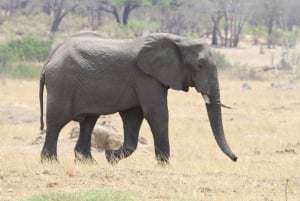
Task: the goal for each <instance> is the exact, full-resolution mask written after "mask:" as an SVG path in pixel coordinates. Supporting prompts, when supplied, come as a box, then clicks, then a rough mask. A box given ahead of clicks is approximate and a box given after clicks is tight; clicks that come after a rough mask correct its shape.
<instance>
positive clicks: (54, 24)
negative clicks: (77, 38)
mask: <svg viewBox="0 0 300 201" xmlns="http://www.w3.org/2000/svg"><path fill="white" fill-rule="evenodd" d="M61 20H62V18H60V17H58V18H55V19H54V20H53V22H52V25H51V29H50V31H51V33H54V32H57V31H58V28H59V25H60V23H61Z"/></svg>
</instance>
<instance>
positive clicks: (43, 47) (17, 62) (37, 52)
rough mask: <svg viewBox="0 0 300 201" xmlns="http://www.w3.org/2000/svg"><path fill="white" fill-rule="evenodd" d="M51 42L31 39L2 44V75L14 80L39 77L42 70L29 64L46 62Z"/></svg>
mask: <svg viewBox="0 0 300 201" xmlns="http://www.w3.org/2000/svg"><path fill="white" fill-rule="evenodd" d="M51 43H52V42H51V41H47V40H40V39H35V38H31V37H23V38H21V39H16V40H9V41H8V42H6V43H2V44H0V74H4V75H6V76H9V77H12V78H25V79H32V78H37V77H39V73H40V69H39V68H36V67H33V66H32V64H31V63H29V62H42V61H44V60H45V59H46V58H47V56H48V55H49V52H50V50H51Z"/></svg>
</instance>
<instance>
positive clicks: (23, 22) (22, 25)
mask: <svg viewBox="0 0 300 201" xmlns="http://www.w3.org/2000/svg"><path fill="white" fill-rule="evenodd" d="M51 20H52V17H51V16H48V15H46V14H42V13H40V14H35V15H18V16H13V17H10V18H7V19H6V20H5V21H4V23H3V24H2V25H1V26H0V35H3V36H5V37H7V38H6V39H13V38H15V37H16V36H22V37H24V36H31V37H38V38H47V37H48V34H47V31H48V30H49V27H50V24H51Z"/></svg>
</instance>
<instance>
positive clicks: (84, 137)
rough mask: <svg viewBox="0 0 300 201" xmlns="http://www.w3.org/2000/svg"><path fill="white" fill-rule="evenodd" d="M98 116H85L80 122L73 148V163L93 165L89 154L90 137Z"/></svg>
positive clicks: (93, 161)
mask: <svg viewBox="0 0 300 201" xmlns="http://www.w3.org/2000/svg"><path fill="white" fill-rule="evenodd" d="M98 118H99V115H93V116H86V117H85V118H84V120H82V121H81V122H80V134H79V138H78V141H77V143H76V146H75V150H74V151H75V162H77V161H79V162H89V163H95V162H96V161H95V160H94V159H93V157H92V154H91V135H92V131H93V129H94V126H95V124H96V122H97V119H98Z"/></svg>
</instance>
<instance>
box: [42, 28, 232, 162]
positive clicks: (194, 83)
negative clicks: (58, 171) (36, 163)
mask: <svg viewBox="0 0 300 201" xmlns="http://www.w3.org/2000/svg"><path fill="white" fill-rule="evenodd" d="M44 85H46V88H47V113H46V124H47V129H46V140H45V144H44V146H43V149H42V152H41V159H42V161H44V160H50V159H54V160H57V140H58V135H59V132H60V130H61V129H62V128H63V127H64V126H65V125H66V124H67V123H68V122H70V121H71V120H74V121H77V122H79V124H80V135H79V138H78V141H77V143H76V146H75V159H77V160H87V161H94V159H93V157H92V155H91V150H90V147H91V133H92V130H93V128H94V126H95V123H96V121H97V119H98V118H99V116H100V115H106V114H112V113H116V112H119V114H120V116H121V118H122V121H123V127H124V143H123V145H122V146H121V148H120V149H118V150H106V151H105V154H106V158H107V160H108V162H110V163H112V164H115V163H117V162H118V161H119V160H120V159H122V158H126V157H128V156H130V155H131V154H132V153H133V152H134V151H135V149H136V148H137V143H138V135H139V130H140V126H141V124H142V121H143V119H146V120H147V122H148V124H149V125H150V128H151V131H152V134H153V138H154V145H155V156H156V159H157V160H158V162H159V163H161V164H165V163H168V160H169V156H170V147H169V137H168V121H169V114H168V105H167V94H168V89H170V88H171V89H175V90H183V91H188V89H189V87H195V88H196V90H197V91H198V92H199V93H201V94H202V96H203V97H204V100H205V102H206V108H207V113H208V117H209V122H210V125H211V128H212V131H213V134H214V136H215V139H216V141H217V144H218V145H219V147H220V148H221V150H222V151H223V152H224V153H225V154H226V155H227V156H229V157H230V158H231V159H232V160H233V161H236V160H237V157H236V156H235V154H234V153H232V151H231V150H230V148H229V146H228V144H227V142H226V139H225V136H224V131H223V124H222V115H221V106H222V104H221V102H220V93H219V82H218V75H217V68H216V65H215V63H214V60H213V57H212V54H211V52H210V49H209V47H208V45H206V44H203V43H202V42H201V41H200V40H196V39H191V38H186V37H180V36H177V35H172V34H164V33H157V34H150V35H148V36H143V37H140V38H137V39H126V40H115V39H114V40H113V39H103V38H101V37H99V36H98V35H95V34H92V33H85V34H79V35H75V36H73V37H71V38H69V39H67V40H66V41H65V42H63V43H62V44H61V45H60V46H58V47H57V48H56V49H55V50H54V51H53V52H52V54H51V55H50V56H49V58H48V59H47V61H46V63H45V65H44V68H43V70H42V72H41V78H40V92H39V95H40V107H41V129H43V128H44V122H43V91H44Z"/></svg>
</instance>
